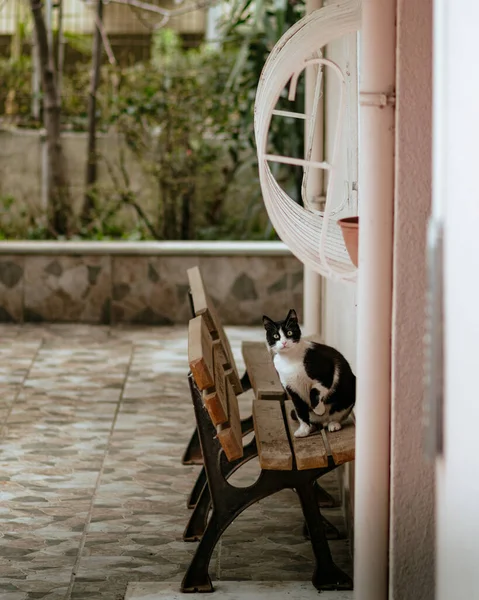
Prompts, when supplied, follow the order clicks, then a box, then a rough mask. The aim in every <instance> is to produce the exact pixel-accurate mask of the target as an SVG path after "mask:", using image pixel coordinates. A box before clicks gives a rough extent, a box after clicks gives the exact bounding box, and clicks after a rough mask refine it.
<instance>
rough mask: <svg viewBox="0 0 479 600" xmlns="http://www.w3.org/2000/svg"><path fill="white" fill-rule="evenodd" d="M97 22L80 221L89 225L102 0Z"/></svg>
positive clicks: (94, 166)
mask: <svg viewBox="0 0 479 600" xmlns="http://www.w3.org/2000/svg"><path fill="white" fill-rule="evenodd" d="M97 1H98V4H97V12H96V17H97V22H96V25H95V35H94V36H93V52H92V70H91V80H90V95H89V98H88V143H87V153H88V154H87V165H86V177H85V198H84V200H83V209H82V223H83V225H89V224H90V222H91V219H92V213H93V210H94V208H95V195H94V186H95V183H96V180H97V162H98V161H97V150H96V125H97V118H96V94H97V91H98V85H99V83H100V66H101V55H102V48H103V46H102V39H101V31H100V25H101V24H102V23H103V0H97Z"/></svg>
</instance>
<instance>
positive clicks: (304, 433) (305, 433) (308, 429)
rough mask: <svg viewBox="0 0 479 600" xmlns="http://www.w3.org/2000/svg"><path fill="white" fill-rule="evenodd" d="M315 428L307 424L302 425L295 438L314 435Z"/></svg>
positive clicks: (295, 433)
mask: <svg viewBox="0 0 479 600" xmlns="http://www.w3.org/2000/svg"><path fill="white" fill-rule="evenodd" d="M314 430H315V427H314V426H313V425H308V424H307V423H301V425H300V426H299V427H298V429H296V431H295V432H294V437H297V438H301V437H307V436H308V435H309V434H310V433H313V431H314Z"/></svg>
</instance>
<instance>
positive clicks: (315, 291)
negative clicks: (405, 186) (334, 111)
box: [303, 0, 324, 335]
mask: <svg viewBox="0 0 479 600" xmlns="http://www.w3.org/2000/svg"><path fill="white" fill-rule="evenodd" d="M322 6H323V0H306V13H307V14H310V13H312V12H313V11H315V10H317V9H318V8H321V7H322ZM318 50H320V48H318ZM318 68H319V67H317V66H309V67H306V102H305V113H306V114H307V115H310V114H311V113H312V111H313V102H314V88H315V85H316V79H317V71H318ZM323 116H324V115H323V99H322V98H321V100H320V105H319V107H318V113H317V117H316V123H315V132H314V141H313V151H312V154H311V160H313V161H315V162H318V163H322V162H323V156H324V118H323ZM308 126H309V123H308V120H307V119H306V121H305V136H304V137H305V146H306V144H307V139H308ZM306 193H307V195H308V198H315V199H317V204H318V209H319V208H320V206H319V205H320V198H321V197H322V196H323V195H324V188H323V172H322V169H316V168H310V171H309V177H308V185H307V189H306ZM318 242H319V240H318ZM303 277H304V279H303V281H304V283H303V322H304V329H305V333H306V334H307V335H314V334H318V333H321V291H322V286H321V276H320V275H319V274H318V273H316V272H315V271H313V270H312V269H308V267H304V274H303Z"/></svg>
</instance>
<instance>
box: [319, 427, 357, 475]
mask: <svg viewBox="0 0 479 600" xmlns="http://www.w3.org/2000/svg"><path fill="white" fill-rule="evenodd" d="M324 435H325V436H326V438H327V444H328V445H329V447H330V449H331V456H332V457H333V460H334V464H335V465H342V464H343V463H346V462H349V461H351V460H354V458H355V455H356V452H355V438H356V427H355V425H354V423H353V422H352V421H351V420H348V421H346V422H345V423H343V427H342V429H340V430H339V431H332V432H329V431H324Z"/></svg>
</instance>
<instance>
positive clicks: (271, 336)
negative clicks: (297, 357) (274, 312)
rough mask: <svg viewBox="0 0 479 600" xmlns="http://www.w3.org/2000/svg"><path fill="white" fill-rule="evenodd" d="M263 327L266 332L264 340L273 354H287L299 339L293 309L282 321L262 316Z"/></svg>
mask: <svg viewBox="0 0 479 600" xmlns="http://www.w3.org/2000/svg"><path fill="white" fill-rule="evenodd" d="M263 325H264V328H265V330H266V340H267V341H268V344H269V346H270V348H271V349H272V350H273V352H288V351H289V350H291V349H292V348H294V347H295V345H296V344H297V343H298V342H299V340H300V339H301V329H300V327H299V323H298V317H297V315H296V311H294V310H293V309H291V310H290V311H289V313H288V316H287V317H286V319H285V320H284V321H273V320H272V319H270V318H269V317H267V316H266V315H264V316H263Z"/></svg>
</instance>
